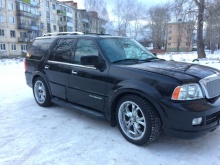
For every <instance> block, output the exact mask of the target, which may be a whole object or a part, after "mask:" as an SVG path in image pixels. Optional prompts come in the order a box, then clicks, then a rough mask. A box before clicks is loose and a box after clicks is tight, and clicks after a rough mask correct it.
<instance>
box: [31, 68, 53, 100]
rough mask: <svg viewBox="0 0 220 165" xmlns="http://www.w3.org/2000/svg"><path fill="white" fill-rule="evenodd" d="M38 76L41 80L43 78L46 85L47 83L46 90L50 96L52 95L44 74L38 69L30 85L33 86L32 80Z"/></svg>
mask: <svg viewBox="0 0 220 165" xmlns="http://www.w3.org/2000/svg"><path fill="white" fill-rule="evenodd" d="M38 77H40V78H42V79H43V80H44V82H45V83H46V85H47V87H48V90H49V94H50V96H51V97H52V93H51V90H50V85H49V83H48V81H47V78H46V76H45V75H44V74H42V73H41V72H39V71H36V73H35V75H34V76H33V77H32V82H31V83H32V87H34V82H35V80H36V79H37V78H38Z"/></svg>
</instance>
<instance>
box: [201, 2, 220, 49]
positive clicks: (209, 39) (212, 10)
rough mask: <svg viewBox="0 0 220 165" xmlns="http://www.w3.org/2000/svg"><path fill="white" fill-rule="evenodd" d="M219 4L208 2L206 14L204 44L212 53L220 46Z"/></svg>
mask: <svg viewBox="0 0 220 165" xmlns="http://www.w3.org/2000/svg"><path fill="white" fill-rule="evenodd" d="M219 11H220V2H219V1H209V4H208V7H207V12H206V24H207V25H206V38H205V39H206V44H207V46H208V48H209V49H210V50H211V53H214V51H215V49H217V48H219V46H220V42H219V41H220V34H219V31H220V12H219Z"/></svg>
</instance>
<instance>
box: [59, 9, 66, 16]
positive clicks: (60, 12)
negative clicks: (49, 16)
mask: <svg viewBox="0 0 220 165" xmlns="http://www.w3.org/2000/svg"><path fill="white" fill-rule="evenodd" d="M57 14H59V15H63V16H66V12H65V11H62V10H57Z"/></svg>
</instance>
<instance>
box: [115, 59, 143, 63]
mask: <svg viewBox="0 0 220 165" xmlns="http://www.w3.org/2000/svg"><path fill="white" fill-rule="evenodd" d="M126 61H131V62H137V61H141V60H139V59H134V58H125V59H121V60H117V61H114V62H112V63H120V62H126Z"/></svg>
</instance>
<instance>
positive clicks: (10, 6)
mask: <svg viewBox="0 0 220 165" xmlns="http://www.w3.org/2000/svg"><path fill="white" fill-rule="evenodd" d="M8 9H9V10H14V4H13V3H12V2H8Z"/></svg>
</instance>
